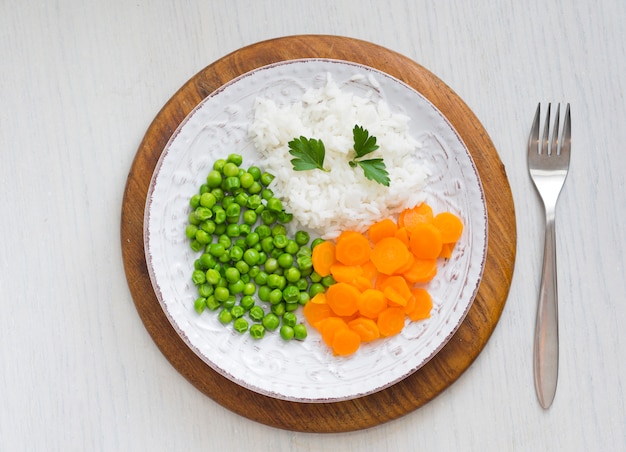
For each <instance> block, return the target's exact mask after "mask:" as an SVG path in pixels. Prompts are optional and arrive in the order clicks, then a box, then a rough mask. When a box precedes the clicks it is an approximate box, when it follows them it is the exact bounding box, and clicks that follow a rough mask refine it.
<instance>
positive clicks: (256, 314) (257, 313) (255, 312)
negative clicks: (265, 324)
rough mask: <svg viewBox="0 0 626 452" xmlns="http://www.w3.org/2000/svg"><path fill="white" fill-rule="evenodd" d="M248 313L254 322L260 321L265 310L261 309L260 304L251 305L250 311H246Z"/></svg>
mask: <svg viewBox="0 0 626 452" xmlns="http://www.w3.org/2000/svg"><path fill="white" fill-rule="evenodd" d="M248 315H249V316H250V318H251V319H252V320H254V321H255V322H260V321H261V320H263V317H265V311H263V308H262V307H261V306H253V307H252V308H250V312H249V313H248Z"/></svg>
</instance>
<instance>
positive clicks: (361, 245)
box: [335, 231, 372, 265]
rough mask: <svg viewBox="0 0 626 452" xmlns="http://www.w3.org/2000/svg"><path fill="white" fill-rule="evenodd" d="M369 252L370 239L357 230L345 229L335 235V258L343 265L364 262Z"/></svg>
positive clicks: (370, 250)
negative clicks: (337, 235)
mask: <svg viewBox="0 0 626 452" xmlns="http://www.w3.org/2000/svg"><path fill="white" fill-rule="evenodd" d="M371 252H372V247H371V245H370V241H369V240H368V238H367V237H365V236H364V235H363V234H361V233H359V232H355V231H345V232H342V233H341V234H340V235H339V237H337V246H336V249H335V258H336V259H337V260H338V261H339V262H341V263H342V264H344V265H361V264H364V263H365V262H367V261H368V260H369V258H370V253H371Z"/></svg>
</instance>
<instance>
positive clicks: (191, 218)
mask: <svg viewBox="0 0 626 452" xmlns="http://www.w3.org/2000/svg"><path fill="white" fill-rule="evenodd" d="M187 221H189V223H191V224H192V225H194V226H197V225H199V224H200V223H202V220H201V219H200V218H198V217H197V216H196V211H195V210H194V211H192V212H189V216H188V217H187Z"/></svg>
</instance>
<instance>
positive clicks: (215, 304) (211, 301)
mask: <svg viewBox="0 0 626 452" xmlns="http://www.w3.org/2000/svg"><path fill="white" fill-rule="evenodd" d="M221 306H222V303H220V302H219V301H217V299H216V298H215V295H211V296H209V297H208V298H207V299H206V307H207V308H208V309H210V310H211V311H216V310H217V309H218V308H219V307H221Z"/></svg>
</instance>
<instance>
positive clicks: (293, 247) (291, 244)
mask: <svg viewBox="0 0 626 452" xmlns="http://www.w3.org/2000/svg"><path fill="white" fill-rule="evenodd" d="M299 249H300V245H298V244H297V243H296V241H295V240H291V239H288V240H287V245H286V246H285V253H289V254H293V255H295V254H296V253H297V252H298V250H299Z"/></svg>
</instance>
